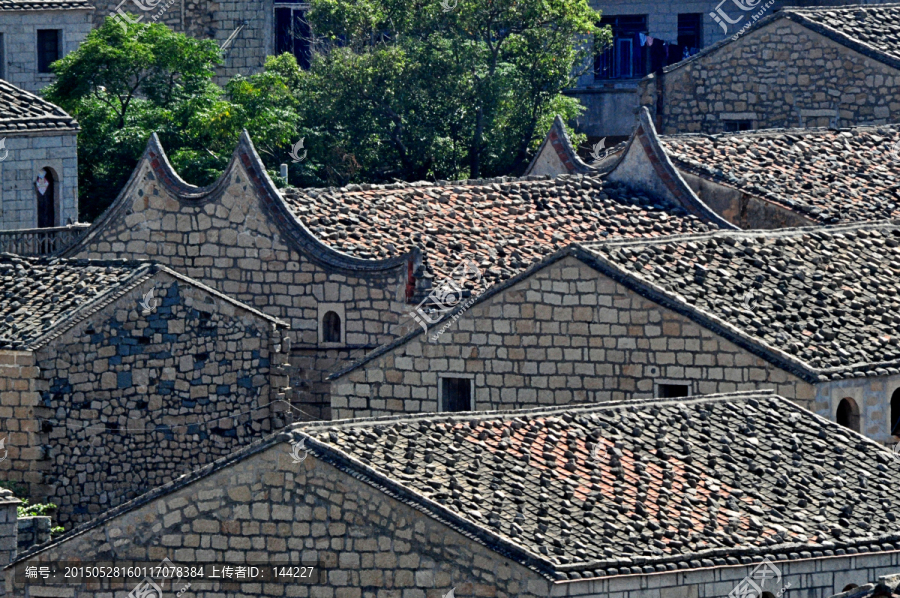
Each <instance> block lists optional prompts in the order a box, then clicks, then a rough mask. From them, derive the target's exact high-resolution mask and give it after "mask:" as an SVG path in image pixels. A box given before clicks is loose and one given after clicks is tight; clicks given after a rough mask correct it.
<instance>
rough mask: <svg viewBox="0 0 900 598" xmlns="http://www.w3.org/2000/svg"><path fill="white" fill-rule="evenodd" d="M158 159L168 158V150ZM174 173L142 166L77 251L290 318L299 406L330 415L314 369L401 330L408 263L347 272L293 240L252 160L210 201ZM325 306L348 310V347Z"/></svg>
mask: <svg viewBox="0 0 900 598" xmlns="http://www.w3.org/2000/svg"><path fill="white" fill-rule="evenodd" d="M155 160H156V162H157V164H158V163H159V161H160V160H161V158H160V156H158V155H157V156H156V157H155ZM164 177H165V173H164V172H163V171H162V170H161V169H159V167H157V169H156V170H155V169H154V168H153V167H152V166H151V165H150V163H149V162H146V161H145V162H142V163H141V164H139V165H138V168H137V172H136V176H135V179H134V182H133V184H132V186H130V187H128V188H126V190H125V191H124V192H123V193H125V195H124V198H123V202H124V204H123V205H121V209H120V210H118V211H117V210H116V209H115V206H114V207H113V208H111V213H107V215H106V217H107V218H108V220H107V221H105V223H104V224H103V225H102V227H101V228H100V229H99V230H96V231H95V232H94V233H90V232H89V233H88V237H87V238H86V241H85V242H84V243H83V244H82V245H80V246H78V247H77V248H75V249H74V250H73V251H72V253H73V254H72V255H71V257H84V258H95V259H119V258H125V259H137V260H147V259H149V260H154V261H156V262H159V263H162V264H165V265H167V266H169V267H170V268H172V269H174V270H176V271H179V272H181V273H183V274H186V275H187V276H190V277H191V278H193V279H195V280H198V281H200V282H203V283H204V284H207V285H209V286H211V287H213V288H215V289H216V290H218V291H220V292H222V293H224V294H226V295H228V296H230V297H233V298H234V299H237V300H238V301H241V302H243V303H246V304H248V305H250V306H252V307H255V308H256V309H259V310H260V311H262V312H265V313H267V314H269V315H272V316H275V317H277V318H280V319H282V320H285V321H287V322H288V323H290V326H291V329H290V331H289V334H290V336H291V337H292V340H293V343H292V347H293V353H294V355H292V358H291V363H292V365H293V366H294V368H295V372H302V375H300V377H299V378H298V377H294V378H293V379H292V380H291V384H290V385H291V386H292V387H294V388H297V389H298V391H297V392H296V393H294V394H295V400H296V402H297V403H298V408H300V409H302V411H303V412H304V413H309V414H313V418H315V417H321V418H323V419H327V415H328V410H329V408H330V398H329V396H328V394H327V393H328V386H327V385H325V384H323V379H324V375H325V373H326V370H324V369H321V368H320V367H314V368H310V365H311V363H312V362H315V361H316V360H321V362H322V364H327V366H328V367H329V368H330V367H331V365H334V366H335V367H337V366H340V365H341V363H343V362H342V361H339V360H338V358H340V357H341V356H345V357H347V358H348V359H349V360H353V359H359V358H360V357H362V356H363V355H365V353H366V352H367V351H369V350H371V349H372V348H374V347H377V346H378V345H380V344H382V343H384V342H388V341H389V340H391V339H393V338H394V336H395V335H396V334H398V328H399V323H400V318H401V316H402V315H403V314H404V313H405V312H406V311H408V309H409V307H408V305H407V304H406V285H407V279H408V265H407V264H406V263H405V262H403V263H401V264H400V265H399V266H398V267H394V268H391V269H387V270H380V271H368V272H367V271H356V272H354V271H352V270H346V269H344V270H342V269H338V268H333V267H331V266H330V265H328V264H326V263H323V262H322V261H321V260H318V259H316V258H317V257H319V256H317V255H315V254H310V253H306V252H304V251H301V250H300V249H298V248H297V246H296V245H294V244H289V243H288V241H287V240H286V239H285V233H284V228H279V226H277V225H276V224H275V222H274V217H273V215H272V208H271V205H270V204H266V203H265V202H264V201H263V198H262V196H261V195H260V193H258V192H257V189H258V188H257V187H256V186H254V185H253V184H252V180H251V176H250V175H249V174H248V172H247V170H245V169H244V168H243V166H236V167H235V168H234V169H233V170H230V171H228V172H226V174H225V175H224V178H223V180H222V181H220V182H219V183H216V185H215V186H214V189H213V190H212V191H211V192H210V193H209V194H208V195H206V196H203V197H202V198H200V199H198V198H196V197H195V196H194V197H191V196H188V197H184V196H179V195H178V194H177V192H176V190H177V189H178V186H177V185H176V183H174V182H172V181H168V182H165V183H164V182H161V179H164ZM273 201H274V200H273ZM278 201H280V199H279V200H278ZM285 226H288V225H285ZM290 226H299V224H297V225H293V224H291V225H290ZM369 263H371V262H369ZM322 304H334V305H339V306H341V307H342V308H343V315H344V317H343V321H342V322H341V324H342V326H344V327H345V331H346V332H345V337H346V338H345V341H346V342H345V343H344V344H343V346H340V347H333V346H330V345H329V346H328V347H324V346H322V344H321V343H319V325H320V322H319V319H320V317H321V316H320V313H319V312H320V310H319V306H320V305H322ZM404 318H405V316H404ZM304 417H305V416H304Z"/></svg>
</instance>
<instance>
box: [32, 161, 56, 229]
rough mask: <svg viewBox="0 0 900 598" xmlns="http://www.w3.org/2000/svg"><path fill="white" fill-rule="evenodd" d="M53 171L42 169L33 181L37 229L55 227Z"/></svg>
mask: <svg viewBox="0 0 900 598" xmlns="http://www.w3.org/2000/svg"><path fill="white" fill-rule="evenodd" d="M54 187H55V184H54V180H53V171H51V170H50V169H49V168H42V169H41V170H40V172H39V173H38V176H37V178H36V179H35V181H34V192H35V194H36V195H37V225H38V228H49V227H51V226H56V209H55V207H56V206H55V203H56V191H55V189H54Z"/></svg>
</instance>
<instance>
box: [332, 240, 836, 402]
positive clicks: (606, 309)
mask: <svg viewBox="0 0 900 598" xmlns="http://www.w3.org/2000/svg"><path fill="white" fill-rule="evenodd" d="M430 336H431V333H429V335H428V338H426V337H425V336H419V337H416V338H415V339H413V340H411V341H409V342H407V343H406V344H404V345H401V346H400V347H397V348H395V349H393V350H392V351H390V352H388V353H386V354H384V355H381V356H379V357H377V358H375V359H373V360H372V361H370V362H368V363H366V364H365V365H364V366H362V367H361V368H358V369H356V370H353V371H352V372H350V373H348V374H345V375H344V376H342V377H341V378H338V379H337V380H335V381H333V383H332V412H333V414H334V417H335V418H348V417H368V416H374V415H384V414H389V413H415V412H428V411H438V410H439V405H438V381H439V376H441V375H447V376H451V377H452V376H455V375H460V376H461V377H469V376H471V377H473V378H474V389H475V391H474V395H473V396H474V402H475V409H477V410H487V409H516V408H526V407H539V406H544V405H563V404H567V403H572V402H601V401H609V400H619V399H630V398H633V397H634V398H640V397H652V396H655V395H654V393H655V392H656V388H655V386H656V385H658V384H687V385H689V386H690V392H691V394H710V393H718V392H733V391H736V390H752V389H774V390H775V391H776V392H777V393H778V394H780V395H782V396H784V397H787V398H791V399H794V400H796V401H797V402H798V403H799V404H800V405H802V406H803V407H806V408H809V409H812V410H814V411H822V412H823V413H827V412H828V410H829V409H830V403H829V404H828V405H826V404H825V403H822V402H819V401H817V399H816V389H815V387H814V386H813V385H811V384H808V383H806V382H804V381H802V380H801V379H799V378H797V377H796V376H794V375H792V374H789V373H788V372H786V371H784V370H782V369H779V368H777V367H775V366H773V365H771V364H770V363H769V362H767V361H764V360H763V359H762V358H760V357H757V356H756V355H753V354H751V353H750V352H748V351H746V350H744V349H742V348H740V347H738V346H737V345H735V344H733V343H732V342H730V341H728V340H725V339H724V338H722V337H719V336H718V335H716V334H714V333H713V332H711V331H709V330H707V329H705V328H702V327H701V326H700V325H699V324H696V323H694V322H693V321H692V320H689V319H688V318H686V317H684V316H682V315H680V314H677V313H675V312H673V311H670V310H668V309H665V308H663V307H661V306H660V305H658V304H656V303H653V302H651V301H649V300H648V299H645V298H643V297H641V296H640V295H638V294H636V293H634V292H632V291H631V290H629V289H627V288H626V287H624V286H622V285H620V284H618V283H616V282H615V281H613V280H611V279H609V278H607V277H605V276H604V275H602V274H600V273H598V272H597V271H596V270H594V269H593V268H591V267H589V266H587V265H585V264H584V263H582V262H581V261H579V260H577V259H576V258H573V257H567V258H564V259H563V260H561V261H559V262H557V263H555V264H552V265H550V266H548V267H546V268H544V269H542V270H539V271H537V272H536V273H534V274H533V275H532V276H530V277H528V278H526V279H525V280H523V281H521V282H519V283H517V284H515V285H514V286H512V287H510V288H508V289H506V290H505V291H504V292H502V293H500V294H498V295H495V296H493V297H491V298H490V299H488V300H486V301H483V302H481V303H479V304H477V305H474V306H472V307H471V308H469V310H468V311H466V312H465V313H464V314H463V315H462V316H461V317H460V318H459V320H458V321H457V322H456V323H455V324H453V325H451V326H450V328H449V329H448V330H447V331H446V332H444V333H443V334H442V335H441V336H440V337H438V340H437V342H436V343H432V342H429V339H430Z"/></svg>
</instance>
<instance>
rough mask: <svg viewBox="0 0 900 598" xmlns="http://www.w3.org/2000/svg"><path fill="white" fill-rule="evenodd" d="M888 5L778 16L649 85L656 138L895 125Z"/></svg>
mask: <svg viewBox="0 0 900 598" xmlns="http://www.w3.org/2000/svg"><path fill="white" fill-rule="evenodd" d="M898 18H900V6H898V5H896V4H885V5H873V6H843V7H837V8H835V7H829V8H805V9H804V8H785V9H783V10H781V11H779V12H777V13H775V14H771V15H769V16H767V17H765V18H761V19H759V20H758V21H757V22H756V23H755V24H753V25H752V26H751V27H749V29H747V30H746V32H744V33H743V34H742V35H740V36H737V38H736V39H735V38H734V37H731V38H728V39H726V40H723V41H721V42H719V43H717V44H714V45H712V46H710V47H708V48H706V49H704V50H702V51H701V52H699V53H697V54H696V55H694V56H691V57H690V58H688V59H687V60H684V61H682V62H679V63H677V64H674V65H672V66H669V67H667V68H664V69H662V72H661V73H660V74H658V75H655V76H652V77H649V78H647V79H646V80H645V81H644V82H643V83H642V87H643V89H642V90H641V92H640V94H641V97H640V100H639V101H640V104H641V105H642V106H648V107H649V108H650V109H651V110H652V111H653V112H654V118H655V120H656V124H657V127H658V128H659V130H660V132H662V133H664V134H671V133H723V132H726V133H727V132H735V131H742V130H746V129H772V128H778V127H781V128H786V127H800V128H804V127H832V128H840V127H847V126H854V125H863V124H870V125H871V124H885V123H892V122H898V121H900V100H898V97H900V78H898V77H900V70H898V69H900V47H898V46H897V44H896V42H895V39H894V36H891V35H884V34H883V33H882V32H883V31H886V30H890V29H891V28H892V27H893V26H894V24H895V23H896V22H897V20H898Z"/></svg>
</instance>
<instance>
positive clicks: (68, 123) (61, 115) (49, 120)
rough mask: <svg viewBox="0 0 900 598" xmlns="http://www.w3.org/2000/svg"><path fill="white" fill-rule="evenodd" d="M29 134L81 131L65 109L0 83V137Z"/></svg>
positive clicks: (2, 82) (12, 86)
mask: <svg viewBox="0 0 900 598" xmlns="http://www.w3.org/2000/svg"><path fill="white" fill-rule="evenodd" d="M29 131H78V123H77V122H75V119H74V118H72V117H71V116H69V115H68V114H67V113H66V112H65V111H64V110H63V109H62V108H60V107H59V106H57V105H55V104H51V103H50V102H48V101H47V100H44V99H43V98H40V97H38V96H36V95H34V94H33V93H29V92H27V91H25V90H24V89H19V88H18V87H16V86H15V85H12V84H11V83H7V82H6V81H3V80H2V79H0V135H3V134H9V133H25V132H29Z"/></svg>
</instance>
